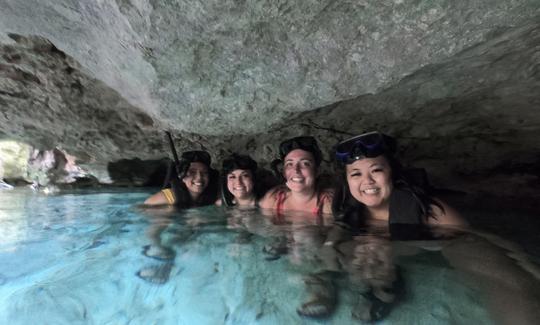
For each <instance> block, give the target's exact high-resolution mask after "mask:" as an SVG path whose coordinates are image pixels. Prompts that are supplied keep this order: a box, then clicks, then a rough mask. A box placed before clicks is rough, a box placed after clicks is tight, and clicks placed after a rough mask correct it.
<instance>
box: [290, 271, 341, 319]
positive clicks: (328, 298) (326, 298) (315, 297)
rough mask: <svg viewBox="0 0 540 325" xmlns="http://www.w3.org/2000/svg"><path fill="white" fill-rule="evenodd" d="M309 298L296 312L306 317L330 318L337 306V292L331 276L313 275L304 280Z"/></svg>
mask: <svg viewBox="0 0 540 325" xmlns="http://www.w3.org/2000/svg"><path fill="white" fill-rule="evenodd" d="M304 283H305V285H306V288H307V291H308V293H309V297H308V299H307V301H306V302H305V303H303V304H302V305H301V306H300V307H298V308H297V309H296V312H297V313H298V314H299V315H301V316H305V317H313V318H322V317H327V316H329V315H330V314H331V313H332V312H333V311H334V308H335V306H336V290H335V287H334V284H333V283H332V279H331V277H330V275H329V274H311V275H308V276H307V277H306V278H305V279H304Z"/></svg>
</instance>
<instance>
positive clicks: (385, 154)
mask: <svg viewBox="0 0 540 325" xmlns="http://www.w3.org/2000/svg"><path fill="white" fill-rule="evenodd" d="M395 153H396V141H395V140H394V139H393V138H391V137H390V136H387V135H385V134H382V133H379V132H370V133H365V134H361V135H359V136H356V137H353V138H351V139H348V140H345V141H342V142H341V143H339V144H338V145H337V146H336V152H335V155H336V160H337V161H338V163H339V164H340V166H341V168H342V171H343V173H342V186H341V188H339V189H338V190H337V191H336V194H335V197H334V205H333V210H334V213H335V216H336V220H337V222H336V224H338V225H339V224H342V225H343V227H339V226H336V227H333V229H332V230H331V231H330V232H329V234H328V236H327V238H326V242H325V244H324V248H323V252H322V255H325V254H324V253H328V254H326V255H327V257H328V256H329V255H330V254H329V253H330V252H331V251H334V252H335V255H334V257H335V259H334V262H335V261H338V262H337V263H336V264H337V266H338V267H331V269H332V270H336V269H338V268H339V267H341V269H343V270H346V271H347V272H348V274H349V276H350V279H351V282H352V283H353V284H361V285H360V286H361V287H363V290H359V291H360V295H359V296H358V297H359V298H360V301H359V303H358V306H357V307H356V308H354V309H353V315H354V316H355V317H357V318H360V319H362V320H366V321H370V320H376V319H380V318H381V317H384V315H385V314H386V313H388V312H389V308H390V307H391V305H393V304H394V302H395V301H396V300H397V298H398V297H397V295H399V291H400V287H401V284H400V282H401V281H400V279H401V277H400V272H399V268H397V267H396V266H395V263H394V257H393V256H394V255H395V256H399V255H413V254H417V253H422V252H425V251H426V250H427V251H429V252H432V251H433V250H439V251H440V253H441V256H442V257H444V259H445V260H446V261H447V262H448V264H450V266H451V267H452V269H454V270H455V272H456V273H457V274H458V275H462V276H463V278H464V279H466V281H468V282H467V283H469V285H471V286H472V287H473V288H474V289H475V290H478V292H479V296H480V297H482V302H483V303H485V305H486V307H487V309H488V310H489V311H490V313H491V315H490V316H491V317H492V318H493V320H495V321H496V323H500V324H538V321H539V320H540V295H539V294H538V292H540V282H539V281H538V278H539V274H540V269H539V268H538V266H537V265H534V263H531V261H530V260H529V259H528V258H527V256H526V254H524V253H523V251H521V250H520V249H519V248H517V247H516V246H515V245H513V244H512V243H509V242H508V241H506V240H501V239H500V238H497V236H494V235H492V234H487V233H484V232H481V231H476V230H473V229H470V228H469V227H468V226H467V222H466V221H465V220H464V219H462V218H461V217H460V216H459V214H458V213H457V212H456V211H454V210H453V209H452V208H450V207H449V206H447V205H446V204H445V203H444V202H443V201H441V200H439V199H437V198H434V197H432V196H430V195H429V194H428V193H427V192H426V191H425V190H424V189H422V188H421V187H418V186H415V185H414V184H413V183H412V182H411V181H409V180H408V179H407V177H406V175H405V174H404V173H403V170H402V168H401V165H400V164H399V162H398V161H397V159H396V158H395ZM437 239H443V240H437ZM390 240H392V241H390ZM396 240H398V242H396ZM346 256H351V257H352V258H349V259H347V257H346ZM328 260H331V259H327V261H328ZM327 264H328V265H332V264H334V263H332V261H330V263H327ZM333 266H336V265H333ZM433 290H434V292H440V290H443V289H441V288H433ZM510 297H512V298H510ZM514 301H519V302H514ZM449 312H452V311H451V310H450V311H449ZM458 312H461V310H459V311H458Z"/></svg>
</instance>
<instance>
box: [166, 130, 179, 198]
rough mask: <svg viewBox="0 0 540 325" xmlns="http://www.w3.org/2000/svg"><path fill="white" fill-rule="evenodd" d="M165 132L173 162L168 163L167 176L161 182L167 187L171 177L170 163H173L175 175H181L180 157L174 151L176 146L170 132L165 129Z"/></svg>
mask: <svg viewBox="0 0 540 325" xmlns="http://www.w3.org/2000/svg"><path fill="white" fill-rule="evenodd" d="M165 134H166V135H167V138H168V139H169V146H170V148H171V152H172V154H173V162H172V163H171V164H169V167H168V168H167V176H166V177H165V181H164V182H163V188H165V187H167V186H168V185H169V183H170V182H171V178H172V173H173V171H172V165H173V164H174V167H175V171H176V175H177V176H178V177H180V176H181V175H182V173H183V172H182V170H181V169H182V168H180V159H178V153H177V152H176V147H175V146H174V141H173V138H172V135H171V132H169V131H165Z"/></svg>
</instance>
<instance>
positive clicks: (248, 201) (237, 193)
mask: <svg viewBox="0 0 540 325" xmlns="http://www.w3.org/2000/svg"><path fill="white" fill-rule="evenodd" d="M221 173H222V175H221V184H220V187H221V198H220V199H219V200H218V201H217V202H216V204H217V205H226V206H233V205H235V206H255V205H256V204H257V200H258V199H259V197H260V195H259V191H258V190H257V189H256V188H258V187H260V186H256V185H257V181H256V174H257V163H256V162H255V161H254V160H253V159H251V157H249V156H245V155H239V154H236V153H233V154H232V155H231V156H229V157H228V158H227V159H225V160H223V166H222V170H221Z"/></svg>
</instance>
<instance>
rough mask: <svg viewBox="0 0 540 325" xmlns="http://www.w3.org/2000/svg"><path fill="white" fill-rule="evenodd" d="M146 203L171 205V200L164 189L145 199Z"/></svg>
mask: <svg viewBox="0 0 540 325" xmlns="http://www.w3.org/2000/svg"><path fill="white" fill-rule="evenodd" d="M144 204H145V205H169V204H170V202H169V200H168V199H167V196H165V193H163V191H159V192H157V193H155V194H153V195H152V196H150V197H149V198H147V199H146V201H144Z"/></svg>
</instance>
